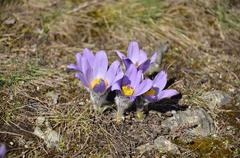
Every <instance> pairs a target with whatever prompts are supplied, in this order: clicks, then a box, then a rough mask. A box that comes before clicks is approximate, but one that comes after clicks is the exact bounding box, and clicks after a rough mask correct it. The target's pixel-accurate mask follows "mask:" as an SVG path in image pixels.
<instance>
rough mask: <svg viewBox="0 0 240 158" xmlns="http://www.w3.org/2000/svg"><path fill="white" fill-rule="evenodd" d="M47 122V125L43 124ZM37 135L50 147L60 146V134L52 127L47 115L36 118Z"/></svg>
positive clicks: (35, 131) (35, 130) (35, 132)
mask: <svg viewBox="0 0 240 158" xmlns="http://www.w3.org/2000/svg"><path fill="white" fill-rule="evenodd" d="M44 122H45V126H43V125H44V124H43V123H44ZM33 133H34V134H35V135H36V136H38V137H39V138H41V139H43V140H44V142H45V143H46V145H47V147H48V148H58V147H59V145H58V144H59V141H60V135H59V134H58V133H57V132H56V131H55V130H53V129H52V128H51V126H50V124H49V122H48V120H46V118H45V117H42V116H40V117H38V118H37V120H36V127H35V129H34V132H33Z"/></svg>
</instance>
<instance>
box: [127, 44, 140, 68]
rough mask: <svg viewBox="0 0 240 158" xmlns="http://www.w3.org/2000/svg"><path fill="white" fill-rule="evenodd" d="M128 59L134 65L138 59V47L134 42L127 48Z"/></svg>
mask: <svg viewBox="0 0 240 158" xmlns="http://www.w3.org/2000/svg"><path fill="white" fill-rule="evenodd" d="M128 58H129V59H130V60H131V61H132V62H133V63H134V64H136V62H137V61H138V59H139V46H138V43H137V42H136V41H132V42H130V43H129V46H128Z"/></svg>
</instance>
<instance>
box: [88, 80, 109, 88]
mask: <svg viewBox="0 0 240 158" xmlns="http://www.w3.org/2000/svg"><path fill="white" fill-rule="evenodd" d="M102 82H103V84H104V88H106V87H107V84H108V83H107V81H105V80H103V79H102V78H96V79H94V80H93V81H92V82H91V88H92V89H94V88H95V87H96V86H99V85H100V84H101V83H102Z"/></svg>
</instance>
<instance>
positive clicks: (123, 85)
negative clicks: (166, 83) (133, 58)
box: [111, 64, 152, 100]
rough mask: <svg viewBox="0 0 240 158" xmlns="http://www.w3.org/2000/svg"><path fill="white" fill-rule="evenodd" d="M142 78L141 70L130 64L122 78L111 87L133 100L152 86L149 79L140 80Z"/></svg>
mask: <svg viewBox="0 0 240 158" xmlns="http://www.w3.org/2000/svg"><path fill="white" fill-rule="evenodd" d="M142 78H143V73H142V70H137V68H136V67H135V66H134V65H133V64H132V65H130V66H129V67H128V69H127V71H126V73H125V75H124V76H123V78H122V79H121V80H119V81H118V82H116V83H115V84H114V85H113V86H112V88H111V89H112V90H118V91H119V92H120V93H121V94H122V95H123V96H126V97H129V98H130V99H131V100H134V99H135V98H136V97H137V96H140V95H142V94H144V93H145V92H147V91H148V90H149V89H150V88H151V87H152V81H151V80H150V79H144V80H142Z"/></svg>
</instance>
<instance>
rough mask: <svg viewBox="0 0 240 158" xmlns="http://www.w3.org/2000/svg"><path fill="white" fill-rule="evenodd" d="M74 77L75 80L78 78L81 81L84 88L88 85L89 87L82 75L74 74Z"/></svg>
mask: <svg viewBox="0 0 240 158" xmlns="http://www.w3.org/2000/svg"><path fill="white" fill-rule="evenodd" d="M75 77H76V78H79V79H80V80H81V81H82V83H83V85H84V86H85V87H88V85H89V83H88V81H87V79H86V78H85V77H84V76H83V74H82V73H80V72H79V73H76V74H75Z"/></svg>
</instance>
